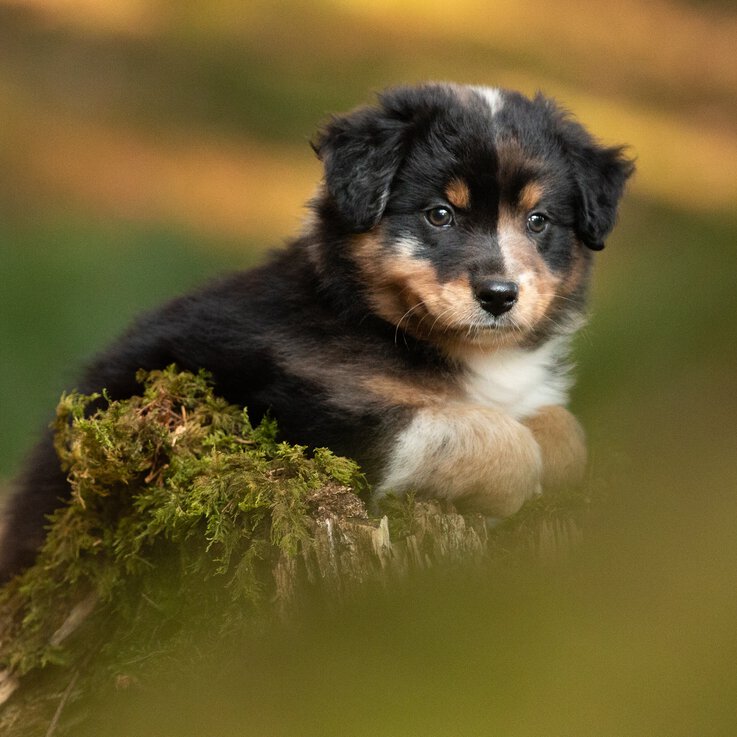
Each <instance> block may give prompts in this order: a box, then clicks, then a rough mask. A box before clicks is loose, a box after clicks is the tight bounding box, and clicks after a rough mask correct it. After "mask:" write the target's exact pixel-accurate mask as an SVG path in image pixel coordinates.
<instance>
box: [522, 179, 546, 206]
mask: <svg viewBox="0 0 737 737" xmlns="http://www.w3.org/2000/svg"><path fill="white" fill-rule="evenodd" d="M542 196H543V188H542V185H541V184H540V182H530V183H529V184H526V185H525V186H524V188H523V189H522V191H521V192H520V194H519V199H518V202H519V208H520V209H521V210H524V211H525V212H527V211H529V210H532V209H534V208H535V207H536V206H537V205H538V203H539V202H540V200H541V199H542Z"/></svg>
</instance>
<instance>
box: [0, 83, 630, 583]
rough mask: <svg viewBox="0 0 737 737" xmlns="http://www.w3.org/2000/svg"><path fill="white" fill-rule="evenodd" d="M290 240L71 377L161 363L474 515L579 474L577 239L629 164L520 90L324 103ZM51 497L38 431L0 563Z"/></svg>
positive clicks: (55, 470)
mask: <svg viewBox="0 0 737 737" xmlns="http://www.w3.org/2000/svg"><path fill="white" fill-rule="evenodd" d="M314 149H315V151H316V153H317V155H318V156H319V158H320V159H321V160H322V162H323V164H324V179H323V182H322V184H321V186H320V188H319V190H318V193H317V195H316V196H315V198H314V200H313V201H312V203H311V217H310V219H309V221H308V223H307V224H306V226H305V229H304V232H303V234H302V235H301V237H299V238H297V239H296V240H295V241H294V242H292V243H291V244H290V245H289V246H288V247H287V248H286V249H285V250H284V251H282V252H281V253H279V254H278V255H276V256H275V257H274V258H273V259H272V260H271V261H270V262H269V263H267V264H266V265H264V266H262V267H260V268H257V269H254V270H252V271H248V272H244V273H236V274H234V275H232V276H228V277H226V278H224V279H222V280H220V281H217V282H215V283H213V284H211V285H209V286H207V287H205V288H204V289H202V290H200V291H197V292H195V293H193V294H189V295H186V296H184V297H181V298H179V299H176V300H174V301H172V302H170V303H169V304H166V305H164V306H163V307H162V308H160V309H158V310H156V311H154V312H152V313H151V314H148V315H145V316H143V317H142V318H140V319H139V320H138V321H137V322H136V323H135V324H134V325H133V326H132V327H131V329H130V330H129V331H128V332H127V333H126V334H125V335H124V336H123V337H122V338H121V339H120V340H118V341H117V342H116V343H115V344H114V345H112V346H111V347H110V348H109V349H108V350H107V351H105V352H104V353H102V354H101V355H100V356H98V358H97V359H96V360H94V361H93V362H92V364H91V365H90V366H89V367H88V368H87V370H86V372H85V373H84V375H83V377H82V380H81V382H80V385H79V388H80V390H81V391H83V392H93V391H100V390H101V389H102V388H106V389H107V392H108V394H109V396H110V397H112V398H113V399H122V398H125V397H128V396H131V395H133V394H135V393H137V392H138V391H139V389H140V387H139V386H138V385H137V383H136V379H135V376H136V372H137V370H138V369H140V368H144V369H149V370H150V369H159V368H163V367H165V366H167V365H169V364H172V363H175V364H177V366H178V367H180V368H181V369H186V370H190V371H197V370H198V369H201V368H204V369H207V370H208V371H209V372H211V373H212V375H213V377H214V380H215V383H216V390H217V392H218V393H219V394H220V395H222V396H223V397H225V398H226V399H227V400H229V401H230V402H232V403H237V404H239V405H243V406H246V407H248V410H249V414H250V416H251V418H252V420H254V421H255V422H258V421H259V419H260V418H261V417H263V415H264V414H265V413H266V412H271V413H272V414H273V416H274V417H275V418H276V420H277V423H278V426H279V430H280V432H281V435H282V437H283V438H284V439H285V440H287V441H290V442H293V443H300V444H303V445H308V446H310V447H320V446H327V447H329V448H331V449H332V450H333V451H335V452H336V453H338V454H342V455H346V456H350V457H352V458H355V459H356V460H358V461H359V462H360V464H361V465H362V467H363V469H364V470H365V472H366V474H367V476H368V478H369V480H370V481H371V482H372V483H373V487H374V489H375V493H376V494H377V495H382V494H386V493H388V492H394V493H401V492H404V491H406V490H409V489H414V490H416V491H417V492H418V493H419V494H421V495H425V496H432V497H442V498H446V499H449V500H451V501H452V502H453V503H455V504H456V505H457V506H458V507H459V508H460V509H462V510H475V511H479V512H481V513H483V514H486V515H491V516H506V515H510V514H512V513H513V512H515V511H517V510H518V509H519V508H520V506H521V505H522V504H523V503H524V502H525V500H526V499H528V498H529V497H531V496H533V495H535V494H537V493H539V492H540V491H541V489H543V488H552V487H556V486H563V485H566V484H570V483H576V482H578V481H580V479H581V475H582V471H583V467H584V464H585V455H586V453H585V446H584V439H583V433H582V431H581V428H580V426H579V425H578V423H577V421H576V420H575V419H574V418H573V417H572V416H571V415H570V414H569V413H568V411H567V410H566V409H565V408H564V406H565V404H566V400H567V394H568V389H569V385H570V378H569V372H568V365H567V354H568V347H569V341H570V338H571V335H572V334H573V333H574V331H575V330H576V329H577V328H578V327H579V326H580V325H581V324H582V320H583V315H584V307H585V300H586V291H587V285H588V282H589V272H590V267H591V258H592V252H593V251H598V250H600V249H601V248H603V247H604V241H605V238H606V237H607V235H608V234H609V232H610V230H611V229H612V227H613V225H614V222H615V216H616V210H617V206H618V203H619V200H620V197H621V195H622V192H623V189H624V185H625V182H626V180H627V178H628V176H629V175H630V174H631V172H632V170H633V166H632V164H631V162H630V161H628V160H627V159H626V158H625V156H624V155H623V152H622V149H621V148H606V147H603V146H601V145H599V144H598V143H597V142H596V141H595V140H594V139H593V138H592V137H591V136H590V135H589V134H588V133H587V132H586V131H585V130H584V128H583V127H582V126H581V125H579V124H578V123H577V122H575V121H574V120H573V119H572V118H571V117H570V116H569V115H567V114H566V113H565V112H563V111H561V110H560V109H559V108H558V107H556V105H555V103H554V102H553V101H552V100H550V99H547V98H545V97H543V96H541V95H538V96H537V97H535V98H534V99H532V100H530V99H527V98H526V97H524V96H522V95H521V94H518V93H516V92H511V91H506V90H500V89H490V88H480V87H466V86H458V85H452V84H428V85H423V86H419V87H401V88H396V89H391V90H389V91H387V92H385V93H384V94H382V95H380V97H379V100H378V104H377V105H375V106H371V107H364V108H360V109H358V110H356V111H354V112H352V113H349V114H348V115H345V116H340V117H335V118H333V119H332V120H330V121H329V122H328V123H327V124H326V125H325V127H324V128H323V129H322V131H321V132H320V133H319V134H318V135H317V138H316V141H315V143H314ZM68 496H69V490H68V485H67V482H66V480H65V478H64V476H63V474H62V473H61V471H60V469H59V465H58V462H57V459H56V457H55V454H54V451H53V447H52V439H51V436H50V434H47V436H46V437H44V438H43V440H42V441H41V443H40V444H39V445H38V446H37V448H36V449H35V451H34V452H33V453H32V455H31V457H30V459H29V461H28V463H27V464H26V466H25V470H24V471H23V472H22V473H21V475H20V478H19V479H18V480H17V488H16V490H15V492H14V494H13V496H12V498H11V501H10V503H9V505H8V508H7V510H6V518H5V533H4V537H3V539H2V541H1V542H0V575H2V577H4V578H8V577H9V576H10V575H12V574H13V573H15V572H17V571H18V570H19V569H21V568H22V567H24V566H26V565H28V564H29V563H31V562H32V561H33V558H34V555H35V551H36V550H37V548H38V546H39V545H40V543H41V541H42V536H43V526H44V520H45V516H46V515H47V514H49V513H50V512H51V511H53V509H54V508H55V507H56V506H57V505H58V503H59V499H60V498H65V497H68Z"/></svg>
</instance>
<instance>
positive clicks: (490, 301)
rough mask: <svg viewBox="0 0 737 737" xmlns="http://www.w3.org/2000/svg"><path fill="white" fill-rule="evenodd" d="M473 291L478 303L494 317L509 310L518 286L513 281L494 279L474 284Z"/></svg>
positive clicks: (515, 296) (514, 299) (512, 305)
mask: <svg viewBox="0 0 737 737" xmlns="http://www.w3.org/2000/svg"><path fill="white" fill-rule="evenodd" d="M475 292H476V299H477V300H478V301H479V304H480V305H481V306H482V307H483V308H484V309H485V310H486V311H487V312H491V314H492V315H494V316H495V317H499V315H503V314H504V313H505V312H509V310H511V309H512V307H514V303H515V302H516V301H517V297H518V296H519V288H518V287H517V285H516V284H515V283H514V282H512V281H497V280H496V279H486V280H484V281H482V282H480V283H479V284H477V285H476V289H475Z"/></svg>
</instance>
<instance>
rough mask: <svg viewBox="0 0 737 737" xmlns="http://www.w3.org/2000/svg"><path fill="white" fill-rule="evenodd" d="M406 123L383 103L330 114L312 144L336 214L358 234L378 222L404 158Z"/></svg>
mask: <svg viewBox="0 0 737 737" xmlns="http://www.w3.org/2000/svg"><path fill="white" fill-rule="evenodd" d="M406 130H407V122H406V120H403V119H402V118H400V117H398V116H396V115H394V114H392V112H391V111H389V110H387V109H386V107H385V106H382V107H380V108H379V107H376V108H361V109H359V110H356V111H354V112H353V113H349V114H348V115H345V116H341V117H335V118H333V119H332V120H331V121H330V122H329V123H328V124H327V125H326V126H325V128H323V130H322V131H321V132H320V133H319V134H318V135H317V137H316V139H315V141H314V142H313V144H312V147H313V149H314V150H315V153H317V155H318V156H319V158H320V159H321V161H322V162H323V165H324V167H325V184H326V186H327V190H328V194H329V196H330V197H331V198H332V200H333V202H334V203H335V205H336V207H337V209H338V212H339V213H340V215H341V217H342V218H343V220H344V221H345V222H346V223H347V224H348V225H349V227H350V228H351V229H352V230H353V231H354V232H357V233H361V232H365V231H367V230H370V229H371V228H372V227H373V226H374V225H376V223H377V222H378V221H379V220H380V218H381V216H382V215H383V213H384V208H385V206H386V201H387V199H388V197H389V189H390V187H391V183H392V180H393V179H394V175H395V174H396V172H397V169H398V168H399V165H400V164H401V162H402V159H403V157H404V149H405V133H406Z"/></svg>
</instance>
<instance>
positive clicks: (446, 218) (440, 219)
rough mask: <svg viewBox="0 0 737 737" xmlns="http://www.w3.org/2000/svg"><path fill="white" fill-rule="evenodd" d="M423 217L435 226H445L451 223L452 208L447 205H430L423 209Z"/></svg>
mask: <svg viewBox="0 0 737 737" xmlns="http://www.w3.org/2000/svg"><path fill="white" fill-rule="evenodd" d="M425 218H426V219H427V222H428V223H430V225H434V226H435V227H436V228H447V227H448V226H450V225H453V210H451V209H450V208H449V207H442V206H441V207H432V208H430V209H429V210H426V211H425Z"/></svg>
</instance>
